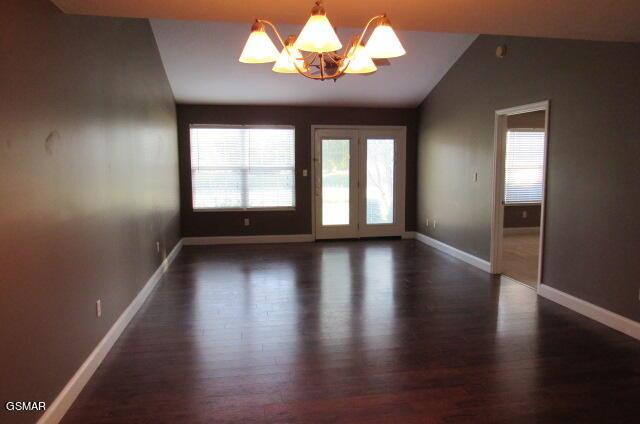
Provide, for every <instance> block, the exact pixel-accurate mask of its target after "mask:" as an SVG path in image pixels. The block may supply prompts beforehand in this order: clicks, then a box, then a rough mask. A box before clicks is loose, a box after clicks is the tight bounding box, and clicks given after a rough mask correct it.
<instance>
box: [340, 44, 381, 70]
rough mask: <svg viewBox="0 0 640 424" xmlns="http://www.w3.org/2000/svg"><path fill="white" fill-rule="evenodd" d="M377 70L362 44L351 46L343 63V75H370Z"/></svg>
mask: <svg viewBox="0 0 640 424" xmlns="http://www.w3.org/2000/svg"><path fill="white" fill-rule="evenodd" d="M377 69H378V67H377V66H376V64H375V63H373V60H371V56H369V54H368V53H367V50H366V48H365V47H364V45H363V44H362V43H360V45H358V46H356V45H353V46H351V48H350V49H349V53H347V58H346V60H345V63H344V73H345V74H370V73H372V72H375V71H376V70H377Z"/></svg>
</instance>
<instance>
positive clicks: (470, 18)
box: [52, 0, 640, 107]
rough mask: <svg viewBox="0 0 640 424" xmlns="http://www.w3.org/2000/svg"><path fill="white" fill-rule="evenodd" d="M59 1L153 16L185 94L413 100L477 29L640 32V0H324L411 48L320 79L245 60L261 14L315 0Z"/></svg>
mask: <svg viewBox="0 0 640 424" xmlns="http://www.w3.org/2000/svg"><path fill="white" fill-rule="evenodd" d="M52 1H53V2H54V3H56V4H57V5H58V6H59V7H60V8H61V9H62V10H63V11H65V12H66V13H76V14H89V15H102V16H119V17H137V18H149V19H151V23H152V28H153V32H154V34H155V37H156V40H157V43H158V47H159V49H160V54H161V56H162V60H163V63H164V66H165V69H166V71H167V75H168V77H169V81H170V83H171V87H172V89H173V91H174V95H175V97H176V100H177V101H178V102H181V103H215V104H284V105H327V106H332V105H342V106H380V107H412V106H416V105H417V104H419V103H420V102H421V101H422V99H424V97H425V96H426V95H427V94H428V93H429V92H430V91H431V90H432V89H433V87H434V86H435V85H436V84H437V83H438V81H440V79H442V77H443V76H444V74H445V73H446V72H447V71H448V70H449V68H450V67H451V66H452V65H453V64H454V63H455V61H456V60H457V59H458V58H459V57H460V55H461V54H462V53H463V52H464V51H465V50H466V49H467V47H468V46H469V45H470V44H471V43H472V42H473V40H474V39H475V38H476V36H477V34H478V33H485V34H502V35H523V36H541V37H562V38H575V39H592V40H617V41H635V42H638V41H640V0H616V1H610V0H530V1H514V0H429V1H424V0H367V1H364V0H363V1H355V0H354V1H345V0H325V1H324V4H325V8H326V10H327V15H328V17H329V19H330V20H331V22H332V23H333V24H334V25H336V26H337V27H338V34H339V35H340V37H341V39H342V40H347V39H348V38H349V37H350V36H351V35H353V34H355V33H357V32H359V29H360V28H361V27H362V25H363V24H364V23H365V22H366V20H367V19H368V18H369V17H370V16H372V15H375V14H379V13H383V12H386V13H387V14H388V15H389V17H390V18H391V21H392V24H393V26H394V28H396V30H399V31H398V34H399V37H400V39H401V40H402V42H403V44H404V45H405V48H406V50H407V52H408V53H407V55H406V56H403V57H400V58H397V59H392V60H391V66H384V67H380V68H379V70H378V72H376V73H375V74H373V75H371V76H346V77H345V78H344V79H341V80H339V81H338V82H336V83H334V82H332V81H327V82H317V81H310V80H306V79H304V78H302V77H300V76H298V75H282V74H275V73H273V72H271V69H270V68H271V65H269V64H265V65H245V64H241V63H239V62H238V56H239V54H240V52H241V50H242V46H243V44H244V42H245V41H246V38H247V36H248V33H249V28H250V24H251V22H252V21H253V20H254V19H255V18H256V17H261V18H265V19H269V20H271V21H273V22H274V23H276V24H277V25H278V26H279V27H280V29H281V32H282V33H283V34H284V35H286V34H298V33H299V32H300V29H301V28H302V25H303V24H304V22H305V21H306V19H307V18H308V16H309V11H310V8H311V6H312V5H313V1H311V0H308V1H307V0H260V1H258V0H242V1H238V0H136V1H131V0H52Z"/></svg>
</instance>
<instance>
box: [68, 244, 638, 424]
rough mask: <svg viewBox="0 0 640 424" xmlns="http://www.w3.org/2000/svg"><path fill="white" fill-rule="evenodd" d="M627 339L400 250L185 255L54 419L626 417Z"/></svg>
mask: <svg viewBox="0 0 640 424" xmlns="http://www.w3.org/2000/svg"><path fill="white" fill-rule="evenodd" d="M638 399H640V344H639V343H638V342H637V341H635V340H633V339H631V338H629V337H626V336H624V335H622V334H619V333H617V332H615V331H613V330H610V329H608V328H605V327H603V326H601V325H599V324H597V323H595V322H593V321H590V320H588V319H586V318H584V317H582V316H580V315H577V314H575V313H573V312H571V311H569V310H567V309H565V308H562V307H561V306H559V305H556V304H553V303H551V302H549V301H546V300H544V299H540V298H538V297H537V296H536V295H535V293H534V292H533V291H531V290H529V289H527V288H526V287H524V286H522V285H520V284H515V283H502V284H501V283H500V282H499V280H498V279H497V278H496V277H492V276H490V275H488V274H486V273H484V272H482V271H480V270H478V269H475V268H473V267H471V266H469V265H467V264H465V263H463V262H460V261H458V260H456V259H454V258H452V257H450V256H447V255H445V254H443V253H441V252H438V251H436V250H433V249H431V248H429V247H427V246H425V245H423V244H421V243H418V242H416V241H412V240H408V241H393V240H392V241H366V242H322V243H320V242H319V243H303V244H288V245H245V246H215V247H185V248H184V249H183V251H182V253H181V254H180V255H179V256H178V258H177V259H176V261H175V262H174V264H173V265H172V266H171V268H170V270H169V272H168V273H167V274H166V276H165V277H164V278H163V280H162V282H161V283H160V284H159V286H158V288H157V289H156V290H155V292H154V293H152V295H151V297H150V298H149V300H148V301H147V302H146V303H145V305H144V306H143V308H142V309H141V311H140V313H139V314H138V315H137V316H136V317H135V318H134V320H133V322H132V323H131V325H130V326H129V327H128V328H127V329H126V330H125V332H124V333H123V335H122V337H121V338H120V340H119V341H118V342H117V343H116V345H115V346H114V348H113V350H112V351H111V352H110V353H109V355H108V356H107V358H106V359H105V361H104V362H103V364H102V366H101V367H100V368H99V369H98V371H97V372H96V374H95V375H94V377H93V378H92V379H91V381H90V382H89V383H88V385H87V387H86V388H85V390H84V391H83V392H82V394H81V395H80V397H79V398H78V400H77V401H76V403H75V404H74V405H73V407H72V408H71V410H70V411H69V413H68V414H67V416H66V417H65V418H64V420H63V423H67V424H72V423H82V424H86V423H105V424H106V423H173V424H175V423H314V424H315V423H325V422H326V423H350V424H353V423H452V422H456V423H457V422H460V423H467V422H468V423H484V422H486V423H512V422H518V423H527V422H531V423H547V422H549V423H555V422H557V423H568V422H598V423H602V422H617V423H623V422H636V420H637V416H638V413H640V402H638Z"/></svg>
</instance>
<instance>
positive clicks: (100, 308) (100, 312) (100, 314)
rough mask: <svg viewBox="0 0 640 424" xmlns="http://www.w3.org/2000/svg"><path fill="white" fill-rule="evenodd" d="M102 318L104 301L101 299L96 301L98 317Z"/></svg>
mask: <svg viewBox="0 0 640 424" xmlns="http://www.w3.org/2000/svg"><path fill="white" fill-rule="evenodd" d="M101 316H102V301H101V300H100V299H98V300H96V317H98V318H100V317H101Z"/></svg>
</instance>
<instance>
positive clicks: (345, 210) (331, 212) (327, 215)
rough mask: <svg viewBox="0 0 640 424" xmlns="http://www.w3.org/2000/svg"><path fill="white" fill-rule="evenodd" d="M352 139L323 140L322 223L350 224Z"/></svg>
mask: <svg viewBox="0 0 640 424" xmlns="http://www.w3.org/2000/svg"><path fill="white" fill-rule="evenodd" d="M350 142H351V141H350V140H349V139H343V140H332V139H323V140H322V225H325V226H326V225H349V216H350V208H349V204H350V193H349V192H350V186H351V184H350V177H351V176H350V169H349V168H350V167H349V163H350V156H351V155H350V153H349V150H350Z"/></svg>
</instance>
